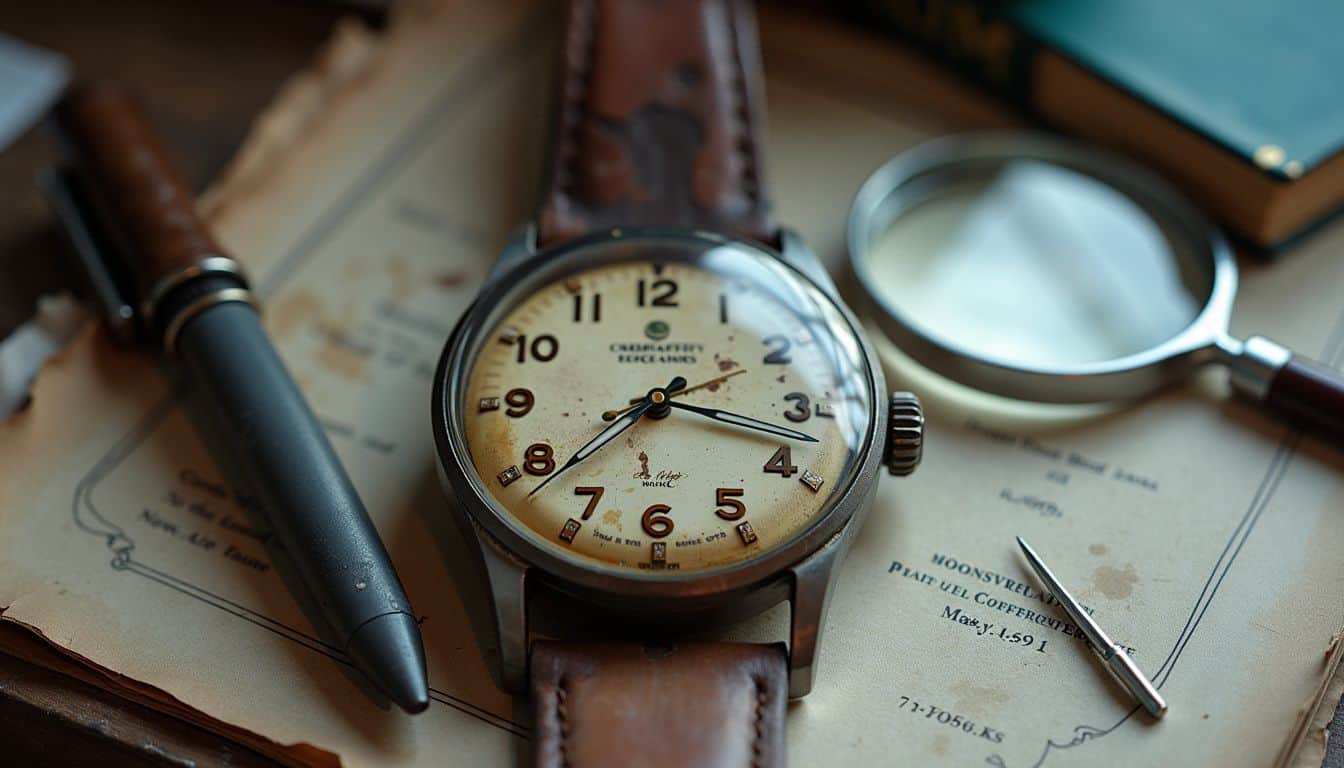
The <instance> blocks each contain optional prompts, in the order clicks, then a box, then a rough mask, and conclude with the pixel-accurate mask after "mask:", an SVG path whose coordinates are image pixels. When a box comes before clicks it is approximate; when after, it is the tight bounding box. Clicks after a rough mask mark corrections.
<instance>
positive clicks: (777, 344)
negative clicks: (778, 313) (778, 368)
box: [761, 335, 793, 365]
mask: <svg viewBox="0 0 1344 768" xmlns="http://www.w3.org/2000/svg"><path fill="white" fill-rule="evenodd" d="M761 343H762V344H764V345H765V346H767V347H770V348H771V349H770V351H769V352H766V353H765V359H764V360H762V361H761V362H763V363H765V364H766V365H788V364H789V363H792V362H793V358H792V357H790V356H789V347H791V346H792V345H793V343H792V342H790V341H789V337H788V336H780V335H774V336H766V337H765V338H764V339H762V340H761Z"/></svg>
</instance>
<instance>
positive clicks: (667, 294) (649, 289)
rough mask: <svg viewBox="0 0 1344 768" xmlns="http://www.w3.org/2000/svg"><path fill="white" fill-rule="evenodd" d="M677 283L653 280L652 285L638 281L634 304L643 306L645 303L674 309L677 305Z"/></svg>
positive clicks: (666, 280) (665, 279) (664, 279)
mask: <svg viewBox="0 0 1344 768" xmlns="http://www.w3.org/2000/svg"><path fill="white" fill-rule="evenodd" d="M676 295H677V283H676V281H675V280H668V279H667V278H663V279H660V280H654V281H653V284H652V285H648V284H647V281H645V280H640V281H639V282H638V283H636V284H635V304H636V305H637V306H641V307H643V306H645V305H646V303H647V304H648V305H650V306H654V307H676V306H680V305H679V304H677V299H676Z"/></svg>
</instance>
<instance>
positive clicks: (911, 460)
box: [882, 392, 924, 476]
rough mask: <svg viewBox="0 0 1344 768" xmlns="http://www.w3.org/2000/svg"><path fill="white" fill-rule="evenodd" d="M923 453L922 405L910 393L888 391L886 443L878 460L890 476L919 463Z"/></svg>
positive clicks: (903, 472) (900, 473) (906, 473)
mask: <svg viewBox="0 0 1344 768" xmlns="http://www.w3.org/2000/svg"><path fill="white" fill-rule="evenodd" d="M923 452H924V407H923V406H922V405H920V404H919V398H918V397H916V396H915V394H914V393H913V392H892V393H891V400H890V401H889V404H888V407H887V446H886V450H885V451H883V453H882V462H883V463H884V464H886V465H887V471H888V472H890V473H891V474H893V475H901V476H905V475H908V474H910V473H911V472H914V471H915V467H917V466H919V460H920V457H921V456H922V455H923Z"/></svg>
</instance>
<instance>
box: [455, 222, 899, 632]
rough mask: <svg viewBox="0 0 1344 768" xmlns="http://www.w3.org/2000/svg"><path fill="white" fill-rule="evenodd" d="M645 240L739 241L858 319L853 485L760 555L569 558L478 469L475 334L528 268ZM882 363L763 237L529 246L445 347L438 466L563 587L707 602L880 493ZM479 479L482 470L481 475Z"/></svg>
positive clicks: (468, 508)
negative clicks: (689, 562)
mask: <svg viewBox="0 0 1344 768" xmlns="http://www.w3.org/2000/svg"><path fill="white" fill-rule="evenodd" d="M637 239H652V240H665V241H668V242H669V243H672V242H680V243H687V244H694V243H700V244H702V245H707V246H722V245H733V246H735V247H740V248H745V249H747V250H750V251H754V252H756V253H759V254H762V255H764V256H767V257H770V258H772V259H774V260H775V261H776V262H777V263H779V264H781V265H782V266H783V267H785V268H786V269H787V270H788V271H789V272H790V273H791V274H792V275H793V277H795V278H796V279H798V280H800V281H802V283H804V284H805V285H807V286H810V287H811V288H812V289H814V290H815V291H816V292H817V293H819V294H821V295H823V296H824V297H826V299H827V300H828V301H829V302H830V303H831V305H832V306H833V307H834V309H835V310H836V311H837V313H838V314H839V316H840V317H841V318H842V319H843V320H844V322H845V323H846V324H847V325H848V326H849V330H850V332H851V333H852V335H853V337H854V339H855V340H856V342H857V347H858V349H859V351H860V356H861V357H862V362H863V365H864V367H865V369H866V373H867V378H868V383H869V385H870V387H871V391H872V397H871V398H870V399H869V400H870V402H869V410H870V418H869V419H868V424H869V429H868V430H867V432H866V434H864V435H863V439H862V442H861V444H860V446H859V448H858V450H857V453H858V459H857V461H856V463H855V465H854V470H853V472H852V473H851V474H850V477H849V480H848V484H847V486H846V487H845V488H844V490H843V491H842V492H840V494H839V495H838V496H836V497H834V500H833V501H832V503H831V504H830V506H829V508H828V509H826V510H824V511H822V512H821V513H819V514H818V515H817V518H816V519H815V520H814V521H813V522H812V523H811V524H810V525H809V526H808V527H807V528H806V529H805V530H804V531H802V532H801V533H800V534H798V535H796V536H794V537H793V538H792V539H791V540H789V541H788V542H786V543H785V544H783V545H781V546H779V547H777V548H775V549H774V550H773V551H771V552H768V553H765V554H763V555H761V556H759V557H755V558H752V559H748V560H743V561H740V562H736V563H730V564H727V565H723V566H719V567H716V568H712V569H708V570H703V571H688V572H685V573H682V572H666V571H662V572H657V575H654V574H644V573H640V572H632V571H629V570H628V569H622V568H619V567H618V566H607V565H604V564H602V563H598V562H586V561H583V560H580V559H579V558H577V557H573V558H567V557H565V556H563V555H562V554H560V553H557V552H553V551H550V550H549V549H548V548H547V547H545V546H543V545H541V544H539V543H537V542H535V541H532V540H531V539H530V538H528V536H526V535H524V534H522V533H521V532H519V531H517V530H515V528H514V526H512V525H510V524H509V523H508V522H507V520H506V519H505V518H506V517H507V515H508V512H507V510H504V509H503V508H502V506H500V505H499V504H498V502H497V501H496V500H495V499H494V498H493V496H492V495H490V493H489V491H488V489H487V488H486V486H485V481H484V479H483V478H480V477H479V475H478V473H476V472H475V470H474V466H473V463H472V460H471V457H470V452H469V449H468V447H467V442H466V438H465V434H464V426H463V422H462V419H461V418H460V417H459V418H456V419H455V418H454V417H453V409H452V404H453V403H455V402H456V401H457V399H458V397H459V395H460V393H461V391H462V388H463V387H464V386H465V384H466V379H467V377H468V375H469V373H470V370H469V364H470V360H467V359H465V355H466V353H467V352H468V351H470V350H471V349H472V348H473V344H472V341H473V339H474V338H475V337H476V335H478V334H480V333H482V332H485V331H488V330H489V329H488V328H486V327H485V323H486V321H487V320H488V319H489V318H490V315H491V312H492V310H493V308H494V306H495V305H496V304H498V303H499V302H500V301H501V300H502V299H503V298H504V296H505V295H506V294H508V293H509V292H511V291H512V290H513V289H514V287H515V284H516V283H518V282H519V281H520V280H521V279H522V278H523V277H524V276H526V275H527V274H529V273H531V272H533V271H534V270H539V269H549V268H550V267H551V266H552V265H553V264H554V263H555V262H557V261H560V260H562V259H570V258H574V257H579V256H581V255H582V252H583V251H584V250H586V249H589V248H592V247H594V246H598V245H601V244H606V243H610V242H612V241H629V240H637ZM884 386H885V385H884V381H883V377H882V371H881V368H880V366H879V365H878V364H877V357H876V355H875V353H874V352H873V349H872V347H871V346H870V345H869V343H868V341H867V339H866V338H865V336H864V334H863V331H862V326H861V325H860V324H859V322H858V320H857V318H856V317H855V316H854V314H853V312H851V311H850V309H849V308H848V307H847V306H845V304H844V302H843V301H841V300H840V298H839V297H838V296H836V295H835V294H834V293H833V292H832V291H830V290H827V288H826V287H825V286H822V285H819V284H818V283H817V281H815V280H813V279H812V278H811V277H809V276H808V275H807V274H806V273H804V272H803V271H801V270H799V269H798V268H796V267H795V266H794V265H793V264H791V263H790V262H789V260H787V259H783V258H781V255H780V253H779V252H777V251H775V250H773V249H771V248H768V247H766V246H764V245H761V244H759V243H755V242H750V241H746V240H740V239H736V238H730V237H726V236H723V235H720V234H718V233H714V232H706V231H700V230H674V229H613V230H609V231H604V232H598V233H594V234H592V235H588V236H585V237H582V238H577V239H574V240H571V241H567V242H564V243H561V244H558V245H555V246H552V247H549V248H546V249H544V250H541V251H538V252H536V253H535V254H532V255H530V256H529V257H528V258H526V259H524V260H522V261H520V262H519V263H516V264H514V265H512V266H511V268H509V269H508V270H507V271H505V272H504V273H503V274H501V275H499V276H497V277H496V278H494V279H492V280H491V281H490V282H489V283H488V284H487V285H486V286H485V287H484V288H483V289H482V291H481V293H480V294H479V295H478V296H477V298H476V300H475V302H473V304H472V305H471V306H470V307H469V308H468V309H467V311H466V312H465V313H464V314H463V316H462V318H461V319H460V320H459V321H458V323H457V325H456V326H455V328H454V330H453V333H452V334H451V335H450V336H449V338H448V340H447V343H446V344H445V346H444V350H443V352H442V354H441V355H440V359H439V364H438V368H437V370H436V373H435V377H434V389H433V395H432V400H433V404H432V405H433V422H434V441H435V448H436V454H437V460H438V462H439V467H438V469H439V475H440V477H441V478H442V479H443V480H444V481H445V484H446V485H447V486H448V487H447V488H445V491H447V492H449V493H452V494H454V495H455V496H456V502H457V503H456V504H455V505H454V506H456V507H457V508H459V509H460V510H461V513H462V514H466V515H468V516H469V517H470V519H471V520H472V521H473V522H475V523H476V524H477V525H478V526H479V527H480V528H481V529H482V530H483V531H484V532H486V533H488V534H489V535H490V536H492V537H493V538H494V539H495V540H496V541H497V542H498V543H499V544H500V545H501V546H503V547H504V548H505V549H506V550H508V551H509V552H511V553H512V554H513V555H514V556H516V557H517V558H519V559H520V560H521V561H523V562H525V563H527V564H528V565H529V566H530V567H534V568H536V569H538V570H539V571H541V572H542V573H543V574H545V575H546V576H547V577H548V579H549V580H552V581H554V582H557V586H559V587H561V588H562V589H567V591H571V592H575V593H577V594H579V595H580V596H587V597H592V598H595V599H596V601H597V602H599V603H601V602H609V601H608V600H604V599H603V598H612V599H614V600H615V601H617V602H619V601H621V600H623V599H626V600H639V601H648V600H654V601H657V604H656V606H655V607H656V608H661V607H665V606H666V605H668V604H669V603H673V602H685V603H688V604H689V603H703V602H704V601H706V600H710V599H712V598H714V597H717V596H720V595H725V594H728V593H737V592H742V591H746V590H750V589H751V588H753V587H755V586H757V585H761V584H764V583H766V582H770V581H772V580H773V579H775V578H776V577H778V576H779V575H780V574H781V573H783V572H785V571H787V570H788V569H789V568H790V567H791V566H793V565H795V564H797V563H799V562H802V561H803V560H805V559H806V558H807V557H808V556H810V555H811V554H813V553H815V552H816V551H817V550H818V549H820V548H821V547H822V546H824V545H825V544H826V543H827V542H828V541H830V540H831V539H832V538H834V536H835V535H836V534H837V533H838V532H839V531H841V530H843V529H844V528H845V526H846V525H847V524H848V523H849V522H851V521H852V520H854V519H855V518H856V517H858V516H859V515H860V513H861V512H862V511H863V509H864V507H865V506H866V505H867V503H868V501H869V500H870V499H871V493H869V490H870V489H871V487H872V484H873V482H874V481H875V480H876V478H877V474H878V470H879V468H880V466H881V457H882V451H881V450H880V447H881V446H880V444H879V441H880V439H881V436H882V435H883V434H885V419H886V409H885V408H884V407H882V404H883V402H885V395H886V393H885V389H884ZM473 478H474V479H473Z"/></svg>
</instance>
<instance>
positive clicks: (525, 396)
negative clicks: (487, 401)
mask: <svg viewBox="0 0 1344 768" xmlns="http://www.w3.org/2000/svg"><path fill="white" fill-rule="evenodd" d="M491 399H492V400H494V401H495V408H498V407H499V400H498V399H497V398H491ZM504 402H505V403H507V404H508V406H509V407H508V408H506V409H504V413H506V414H508V415H509V416H512V417H513V418H515V419H517V418H521V417H523V416H526V415H527V413H528V411H530V410H532V406H533V405H535V404H536V402H537V398H536V397H535V396H534V395H533V394H532V390H530V389H525V388H523V387H518V388H517V389H510V390H509V391H508V392H505V393H504ZM492 410H493V409H492Z"/></svg>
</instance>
